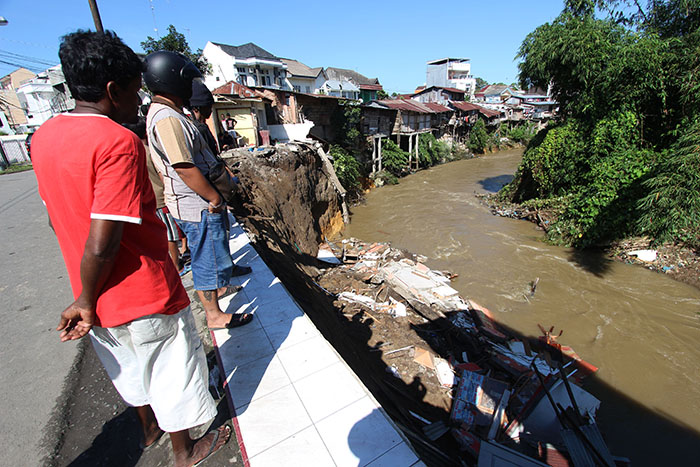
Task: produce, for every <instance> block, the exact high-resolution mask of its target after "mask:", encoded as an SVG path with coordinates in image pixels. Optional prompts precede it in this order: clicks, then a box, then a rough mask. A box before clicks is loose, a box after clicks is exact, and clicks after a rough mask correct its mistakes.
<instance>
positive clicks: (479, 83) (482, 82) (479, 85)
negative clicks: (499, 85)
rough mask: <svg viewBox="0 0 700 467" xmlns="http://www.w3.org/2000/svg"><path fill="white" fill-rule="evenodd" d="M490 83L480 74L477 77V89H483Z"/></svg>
mask: <svg viewBox="0 0 700 467" xmlns="http://www.w3.org/2000/svg"><path fill="white" fill-rule="evenodd" d="M488 85H489V83H488V81H486V80H485V79H483V78H479V77H478V76H477V77H476V89H481V88H483V87H484V86H488Z"/></svg>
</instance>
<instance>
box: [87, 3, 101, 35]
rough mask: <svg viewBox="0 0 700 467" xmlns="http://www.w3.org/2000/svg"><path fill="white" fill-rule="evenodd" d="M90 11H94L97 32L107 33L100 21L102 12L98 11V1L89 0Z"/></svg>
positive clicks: (93, 18)
mask: <svg viewBox="0 0 700 467" xmlns="http://www.w3.org/2000/svg"><path fill="white" fill-rule="evenodd" d="M88 3H89V4H90V11H92V20H93V21H94V22H95V30H97V32H105V30H104V28H103V27H102V20H101V19H100V10H98V9H97V0H88Z"/></svg>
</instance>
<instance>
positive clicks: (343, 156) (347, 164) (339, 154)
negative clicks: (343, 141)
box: [330, 144, 361, 191]
mask: <svg viewBox="0 0 700 467" xmlns="http://www.w3.org/2000/svg"><path fill="white" fill-rule="evenodd" d="M330 154H331V156H332V157H333V168H334V169H335V173H336V175H337V176H338V179H339V180H340V183H341V184H342V185H343V187H345V189H346V190H349V191H351V190H356V189H358V188H360V181H359V178H360V175H361V174H360V169H361V165H360V162H359V161H358V160H357V159H356V158H355V157H354V156H353V155H351V154H349V153H348V152H347V151H346V150H345V149H343V148H342V147H340V146H338V145H337V144H334V145H332V146H331V150H330Z"/></svg>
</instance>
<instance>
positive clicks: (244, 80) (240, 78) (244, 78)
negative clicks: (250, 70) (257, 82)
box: [238, 75, 248, 86]
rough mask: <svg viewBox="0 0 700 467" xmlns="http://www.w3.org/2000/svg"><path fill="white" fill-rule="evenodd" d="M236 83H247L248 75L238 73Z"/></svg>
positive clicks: (244, 84) (245, 84)
mask: <svg viewBox="0 0 700 467" xmlns="http://www.w3.org/2000/svg"><path fill="white" fill-rule="evenodd" d="M238 84H242V85H243V86H247V85H248V77H247V76H246V75H238Z"/></svg>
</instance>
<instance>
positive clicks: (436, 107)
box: [423, 102, 452, 113]
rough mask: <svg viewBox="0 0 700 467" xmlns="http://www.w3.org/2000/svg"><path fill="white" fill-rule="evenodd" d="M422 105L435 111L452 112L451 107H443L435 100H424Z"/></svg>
mask: <svg viewBox="0 0 700 467" xmlns="http://www.w3.org/2000/svg"><path fill="white" fill-rule="evenodd" d="M423 105H425V106H426V107H427V108H429V109H430V110H432V111H433V112H436V113H441V112H452V109H450V108H449V107H445V106H444V105H441V104H438V103H437V102H424V103H423Z"/></svg>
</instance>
